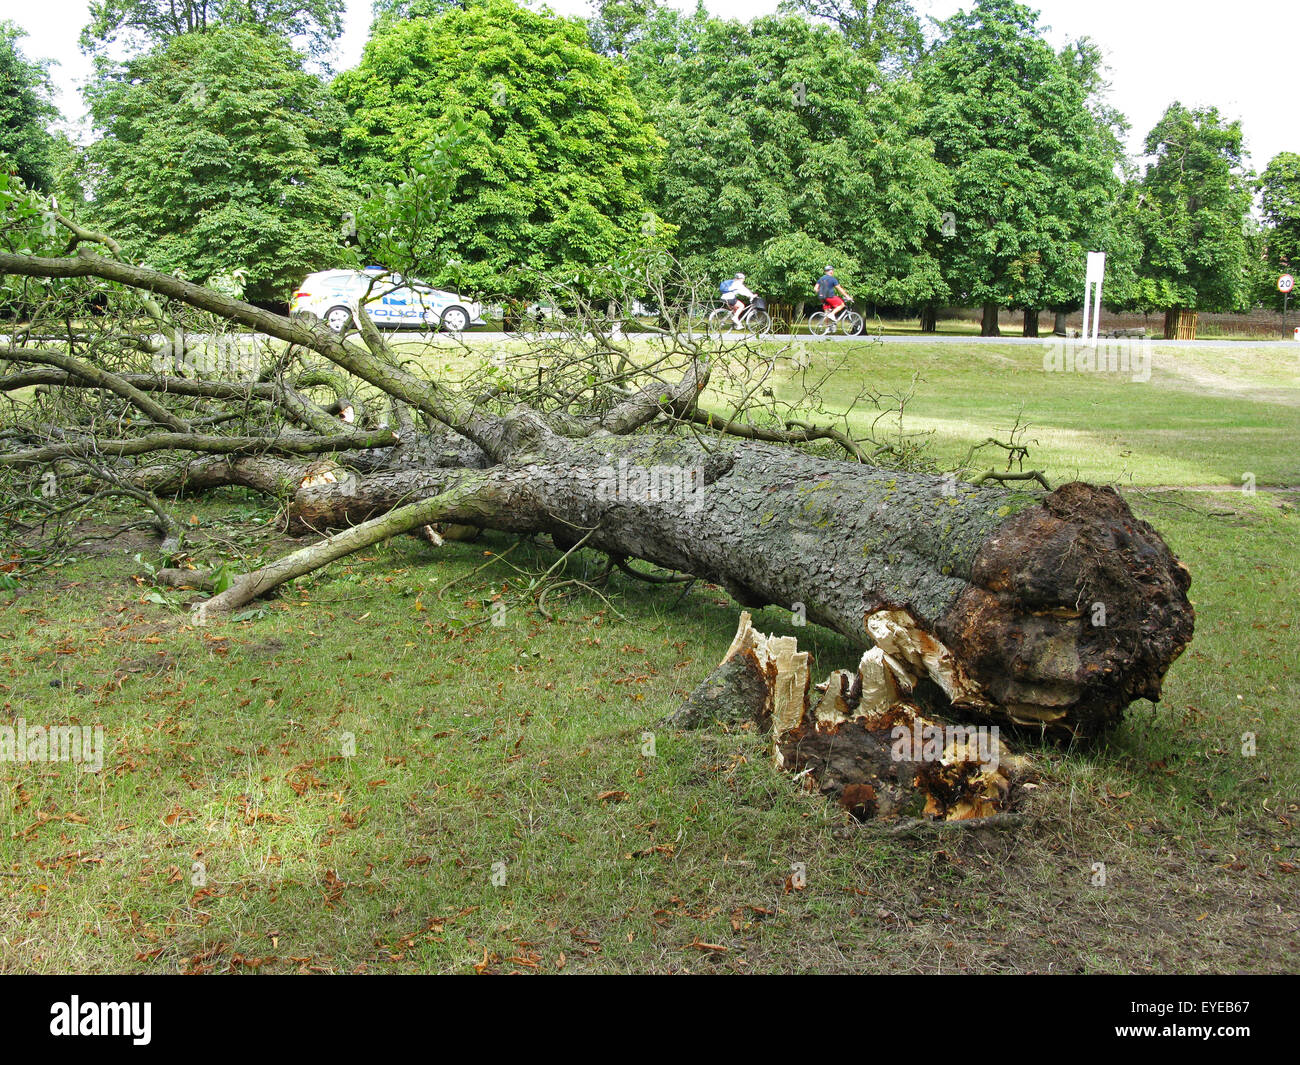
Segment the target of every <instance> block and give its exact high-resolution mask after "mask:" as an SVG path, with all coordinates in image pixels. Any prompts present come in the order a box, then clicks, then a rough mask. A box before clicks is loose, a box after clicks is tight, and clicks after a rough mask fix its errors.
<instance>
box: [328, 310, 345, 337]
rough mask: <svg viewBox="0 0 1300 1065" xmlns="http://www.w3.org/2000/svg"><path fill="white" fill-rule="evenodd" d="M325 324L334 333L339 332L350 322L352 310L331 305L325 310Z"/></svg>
mask: <svg viewBox="0 0 1300 1065" xmlns="http://www.w3.org/2000/svg"><path fill="white" fill-rule="evenodd" d="M325 324H326V325H327V326H329V327H330V328H331V329H333V330H334V332H336V333H341V332H343V330H345V329H346V328H347V327H348V326H349V325H351V324H352V312H351V311H350V310H348V309H347V308H346V307H331V308H330V309H329V310H328V311H326V312H325Z"/></svg>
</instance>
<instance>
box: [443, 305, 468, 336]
mask: <svg viewBox="0 0 1300 1065" xmlns="http://www.w3.org/2000/svg"><path fill="white" fill-rule="evenodd" d="M468 325H469V312H468V311H466V310H465V309H464V308H463V307H448V308H447V309H446V310H445V311H443V312H442V327H443V329H445V330H447V332H449V333H463V332H464V331H465V329H466V327H467V326H468Z"/></svg>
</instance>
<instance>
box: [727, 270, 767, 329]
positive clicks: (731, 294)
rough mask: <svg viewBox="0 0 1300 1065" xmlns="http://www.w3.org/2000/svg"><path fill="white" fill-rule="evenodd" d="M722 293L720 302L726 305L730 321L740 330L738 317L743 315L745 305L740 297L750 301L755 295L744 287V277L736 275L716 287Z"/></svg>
mask: <svg viewBox="0 0 1300 1065" xmlns="http://www.w3.org/2000/svg"><path fill="white" fill-rule="evenodd" d="M718 287H719V289H720V290H721V292H722V302H723V303H725V304H726V305H727V309H728V310H729V311H731V320H732V322H733V323H735V326H736V328H737V329H739V328H740V316H741V315H742V314H744V313H745V307H746V306H747V304H746V303H745V302H744V300H742V299H741V297H742V296H748V297H749V298H750V299H751V300H752V299H753V298H754V297H755V296H756V295H757V293H754V292H750V291H749V289H748V288H746V287H745V275H744V274H737V275H736V276H735V277H733V278H732V279H731V280H730V281H724V282H722V284H721V285H720V286H718Z"/></svg>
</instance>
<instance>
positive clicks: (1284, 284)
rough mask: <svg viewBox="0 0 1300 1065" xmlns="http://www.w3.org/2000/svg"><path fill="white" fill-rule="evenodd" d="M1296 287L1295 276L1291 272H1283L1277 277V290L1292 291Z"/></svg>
mask: <svg viewBox="0 0 1300 1065" xmlns="http://www.w3.org/2000/svg"><path fill="white" fill-rule="evenodd" d="M1293 288H1295V278H1294V277H1292V276H1291V275H1290V274H1283V275H1282V276H1281V277H1279V278H1278V279H1277V290H1278V291H1279V292H1290V291H1291V290H1292V289H1293Z"/></svg>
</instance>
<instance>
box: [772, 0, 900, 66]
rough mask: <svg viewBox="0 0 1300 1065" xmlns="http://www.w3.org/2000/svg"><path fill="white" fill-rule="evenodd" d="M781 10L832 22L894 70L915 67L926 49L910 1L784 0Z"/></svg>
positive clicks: (857, 47)
mask: <svg viewBox="0 0 1300 1065" xmlns="http://www.w3.org/2000/svg"><path fill="white" fill-rule="evenodd" d="M780 10H781V12H782V13H784V14H798V13H802V14H806V15H810V16H812V17H813V18H815V19H823V20H825V21H827V22H829V23H831V25H833V26H835V27H836V28H837V29H839V30H840V32H842V33H843V34H844V37H845V39H846V40H847V41H848V42H849V44H851V45H852V46H853V48H854V49H855V50H856V51H857V52H858V53H859V54H860V55H862V56H863V57H864V58H866V59H868V60H870V61H871V62H872V63H876V64H878V65H879V66H880V67H881V68H882V69H884V70H887V71H889V72H891V73H902V72H904V71H906V70H908V69H909V68H911V67H912V66H914V65H915V64H916V63H917V61H918V60H919V59H920V58H921V55H922V53H923V52H924V50H925V34H924V33H923V32H922V30H921V19H920V16H919V15H917V13H916V8H915V7H914V6H913V5H912V4H911V3H909V2H908V0H783V3H782V4H781V7H780Z"/></svg>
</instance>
